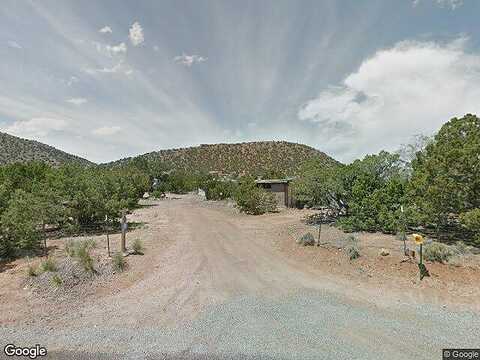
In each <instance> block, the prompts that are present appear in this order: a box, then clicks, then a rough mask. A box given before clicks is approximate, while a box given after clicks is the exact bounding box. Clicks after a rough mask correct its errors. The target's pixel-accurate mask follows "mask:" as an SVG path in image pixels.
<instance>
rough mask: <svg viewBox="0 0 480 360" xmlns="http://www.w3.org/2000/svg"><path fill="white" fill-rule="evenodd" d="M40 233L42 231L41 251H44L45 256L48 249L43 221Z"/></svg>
mask: <svg viewBox="0 0 480 360" xmlns="http://www.w3.org/2000/svg"><path fill="white" fill-rule="evenodd" d="M42 233H43V251H44V253H45V256H47V255H48V249H47V232H46V231H45V222H44V223H43V224H42Z"/></svg>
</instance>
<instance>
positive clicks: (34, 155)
mask: <svg viewBox="0 0 480 360" xmlns="http://www.w3.org/2000/svg"><path fill="white" fill-rule="evenodd" d="M26 161H43V162H46V163H50V164H52V165H59V164H63V163H77V164H82V165H91V164H93V163H91V162H90V161H88V160H86V159H83V158H81V157H78V156H75V155H72V154H68V153H66V152H64V151H61V150H58V149H56V148H54V147H53V146H50V145H46V144H42V143H41V142H38V141H34V140H27V139H22V138H19V137H16V136H13V135H9V134H5V133H2V132H0V165H5V164H10V163H14V162H26Z"/></svg>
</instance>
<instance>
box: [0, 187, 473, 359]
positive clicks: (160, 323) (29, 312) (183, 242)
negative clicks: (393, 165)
mask: <svg viewBox="0 0 480 360" xmlns="http://www.w3.org/2000/svg"><path fill="white" fill-rule="evenodd" d="M149 205H150V206H145V207H143V208H141V209H139V210H137V211H135V212H134V213H133V214H132V215H130V218H129V220H130V221H136V222H143V223H144V224H145V225H144V226H143V227H140V228H138V229H135V230H133V231H132V232H130V233H129V234H128V239H131V240H133V239H134V238H136V237H138V238H141V239H142V240H143V241H144V243H145V246H146V251H145V255H144V256H130V257H128V260H129V263H130V269H129V270H128V271H126V272H125V273H122V274H115V276H114V277H113V278H112V279H110V280H109V281H104V282H101V283H100V284H92V285H91V286H90V287H89V288H86V289H85V293H83V294H82V296H79V295H78V294H76V295H75V299H72V297H68V296H67V297H66V298H65V299H64V301H51V300H48V299H45V298H42V297H38V296H35V294H34V293H32V292H31V290H30V289H28V288H27V289H24V283H22V280H21V279H22V278H24V275H23V274H25V272H24V271H25V266H26V263H25V261H23V262H22V261H20V260H19V261H18V262H16V263H15V264H13V265H14V267H13V268H12V269H9V270H7V271H4V272H2V273H0V286H2V290H1V292H0V300H1V301H2V314H1V317H0V324H1V325H2V326H1V328H0V338H2V339H3V340H4V341H3V342H14V343H18V344H31V345H34V344H37V343H40V344H42V345H45V346H47V348H48V349H49V353H50V355H49V357H50V358H58V359H63V358H65V359H67V358H68V359H70V358H72V359H73V358H79V359H81V358H99V359H104V358H105V359H110V358H111V359H122V358H126V359H130V358H131V359H137V358H138V359H150V358H151V359H156V358H171V359H176V358H178V359H183V358H185V359H190V358H192V359H193V358H195V359H196V358H209V359H211V358H213V359H215V358H219V359H236V358H238V359H249V358H252V359H254V358H261V359H273V358H275V359H318V358H323V359H337V358H351V359H367V358H368V359H383V358H386V357H388V358H391V359H412V358H416V359H438V358H440V356H441V349H442V348H445V347H466V348H468V347H470V348H472V347H478V345H479V344H478V334H480V315H479V312H478V311H477V309H478V308H476V306H477V307H478V301H480V300H478V299H479V298H478V296H477V295H476V294H477V293H475V291H476V290H477V289H473V287H472V289H471V293H468V292H467V291H465V292H464V293H463V294H464V295H465V296H462V295H461V289H462V286H464V287H463V289H469V288H470V287H469V286H470V283H469V281H470V280H471V281H476V279H477V278H476V276H477V275H476V273H474V272H473V273H472V274H473V275H471V279H470V280H468V281H467V280H465V281H464V284H463V285H462V284H461V285H459V286H458V288H456V290H455V291H458V292H460V296H457V298H460V299H459V300H458V303H459V305H458V306H456V303H455V302H454V301H453V298H454V297H453V294H455V292H452V293H451V294H447V295H445V296H443V297H442V296H440V295H438V294H441V293H443V292H444V289H443V288H442V286H443V285H442V286H440V285H438V284H436V283H434V282H435V281H436V280H435V279H433V280H432V281H433V282H432V284H433V285H432V284H430V285H422V284H417V285H418V286H417V285H415V284H414V285H415V286H413V290H412V289H411V290H409V291H406V290H405V289H406V286H407V285H405V284H407V283H408V281H410V280H408V281H405V283H401V284H400V285H398V284H397V285H395V286H391V284H390V281H388V278H387V277H378V278H376V277H375V276H372V277H368V276H367V275H364V273H362V272H358V271H357V270H355V269H356V267H358V266H360V265H361V266H363V267H366V266H367V265H368V264H363V265H362V263H358V264H356V265H352V264H350V265H348V266H351V268H348V266H345V267H342V266H340V268H342V269H344V270H342V271H339V270H338V269H337V268H336V267H335V266H334V263H333V262H331V261H334V260H331V258H333V259H335V258H334V257H333V256H331V255H333V254H330V253H329V251H330V250H328V249H319V248H315V249H314V248H303V247H300V248H299V247H298V246H297V245H295V242H294V240H292V237H293V236H295V234H296V233H301V232H303V231H304V230H305V229H304V228H301V227H298V226H299V225H298V224H299V219H300V217H301V215H302V214H300V212H298V211H297V212H295V211H290V210H288V211H283V212H280V213H278V214H273V215H263V216H257V217H252V216H245V215H241V214H237V213H236V211H235V209H232V208H231V207H228V206H225V205H222V204H218V203H209V202H201V201H200V200H199V199H198V198H196V197H193V196H190V195H189V196H182V197H180V198H179V199H175V200H173V199H171V200H164V201H152V202H150V204H149ZM302 226H303V225H302ZM292 227H293V228H292ZM292 229H293V230H292ZM292 231H293V232H292ZM101 241H102V237H98V243H100V244H101ZM118 241H119V236H118V234H117V235H112V242H113V244H112V246H113V247H115V246H117V245H118ZM52 244H54V245H56V246H57V247H58V251H59V252H61V250H62V241H61V240H56V241H52ZM99 251H103V248H101V247H100V250H99ZM314 251H316V253H313V252H314ZM305 254H306V255H305ZM329 256H330V257H329ZM327 259H330V260H327ZM337 259H341V257H338V256H337ZM384 260H385V259H382V261H384ZM329 261H330V262H329ZM365 261H366V260H365ZM385 261H387V262H389V261H392V263H393V262H394V261H396V260H395V257H394V256H392V257H391V258H389V259H388V260H385ZM352 269H354V270H355V271H357V273H356V272H355V271H353V270H352ZM365 271H366V270H365ZM435 271H437V270H435ZM442 271H443V270H442ZM472 271H474V270H472ZM402 274H403V272H402ZM385 276H387V275H385ZM402 276H403V275H402ZM400 277H401V276H400ZM407 278H408V276H407ZM410 284H411V281H410ZM476 284H478V282H477V283H476ZM410 286H411V285H410ZM450 286H451V287H452V285H450ZM453 287H454V286H453ZM389 289H390V290H391V291H389ZM472 294H473V295H472ZM437 295H438V296H437ZM462 297H464V298H468V300H467V301H462ZM474 299H477V300H474ZM447 300H448V301H447ZM444 305H445V306H444ZM162 354H163V355H162ZM167 354H168V355H167ZM161 356H164V357H161ZM202 356H203V357H202Z"/></svg>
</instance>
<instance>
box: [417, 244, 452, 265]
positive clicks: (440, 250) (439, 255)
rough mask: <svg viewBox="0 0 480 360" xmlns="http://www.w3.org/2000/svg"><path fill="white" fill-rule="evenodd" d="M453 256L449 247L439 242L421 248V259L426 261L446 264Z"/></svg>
mask: <svg viewBox="0 0 480 360" xmlns="http://www.w3.org/2000/svg"><path fill="white" fill-rule="evenodd" d="M453 255H454V254H453V251H452V250H451V249H450V247H449V246H447V245H445V244H442V243H439V242H431V243H430V244H427V245H425V246H424V248H423V257H424V258H425V260H428V261H433V262H439V263H446V262H448V260H449V259H450V258H451V257H452V256H453Z"/></svg>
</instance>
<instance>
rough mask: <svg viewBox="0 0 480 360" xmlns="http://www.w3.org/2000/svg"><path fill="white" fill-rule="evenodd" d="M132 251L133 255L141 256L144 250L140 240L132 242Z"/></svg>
mask: <svg viewBox="0 0 480 360" xmlns="http://www.w3.org/2000/svg"><path fill="white" fill-rule="evenodd" d="M132 250H133V252H134V253H135V254H143V251H144V250H145V248H144V246H143V242H142V240H140V239H135V240H133V244H132Z"/></svg>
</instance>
